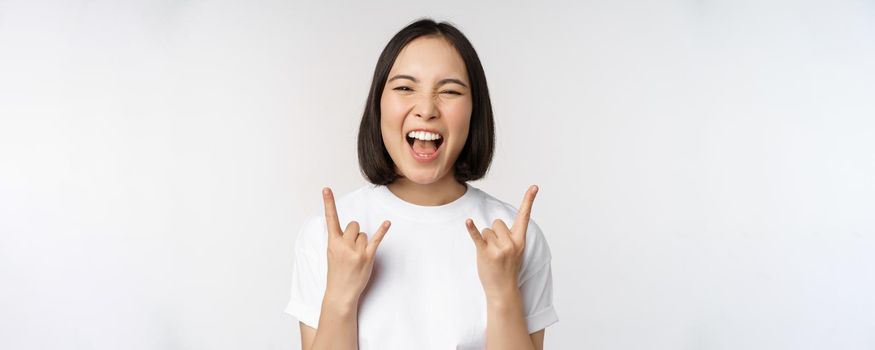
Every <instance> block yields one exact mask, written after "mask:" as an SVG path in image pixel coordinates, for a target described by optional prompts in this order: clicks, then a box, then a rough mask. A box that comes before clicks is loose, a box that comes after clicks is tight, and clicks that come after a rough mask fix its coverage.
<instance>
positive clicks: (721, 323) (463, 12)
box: [0, 0, 875, 350]
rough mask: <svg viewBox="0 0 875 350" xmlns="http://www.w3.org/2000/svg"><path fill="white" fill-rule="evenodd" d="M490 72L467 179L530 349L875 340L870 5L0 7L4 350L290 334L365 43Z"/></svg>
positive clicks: (345, 180)
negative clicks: (479, 163)
mask: <svg viewBox="0 0 875 350" xmlns="http://www.w3.org/2000/svg"><path fill="white" fill-rule="evenodd" d="M421 16H431V17H434V18H436V19H438V20H450V21H451V22H453V23H455V24H456V25H457V26H458V27H459V28H460V29H461V30H462V31H463V32H465V33H466V35H468V36H469V38H470V39H471V41H472V42H473V43H474V46H475V48H476V49H477V50H478V52H479V54H480V57H481V59H482V61H483V64H484V66H485V69H486V75H487V77H488V80H489V86H490V88H491V93H492V99H493V101H494V109H495V115H496V121H497V136H498V148H497V153H496V156H495V159H494V163H493V167H492V169H491V171H490V173H489V175H488V177H487V178H486V179H485V180H483V181H479V182H475V183H474V185H475V186H477V187H480V188H482V189H484V190H486V191H487V192H489V193H491V194H493V195H495V196H497V197H499V198H501V199H503V200H505V201H508V202H511V203H513V204H517V203H518V202H519V201H520V199H521V198H522V194H523V191H524V190H525V188H526V186H527V185H529V184H532V183H536V184H539V185H540V186H541V192H540V194H539V197H538V200H537V201H536V203H535V210H534V214H533V215H534V218H535V219H536V220H537V221H538V223H539V224H540V226H541V227H542V228H543V230H544V232H545V235H546V237H547V239H548V242H549V243H550V246H551V248H552V250H553V256H554V260H553V264H554V265H553V268H554V279H555V281H554V283H555V288H556V302H555V303H556V306H557V310H558V313H559V317H560V321H559V323H557V324H555V325H554V326H552V327H550V328H548V329H547V332H546V335H547V336H546V348H548V349H629V350H632V349H713V350H717V349H745V350H747V349H769V350H775V349H875V297H873V296H875V214H873V213H875V102H873V101H875V63H873V62H875V3H873V2H872V1H850V0H831V1H826V0H824V1H753V0H751V1H729V0H725V1H707V0H705V1H644V0H640V1H584V2H577V4H576V5H570V4H559V3H556V4H506V3H504V2H494V3H486V2H477V3H476V4H473V2H468V1H442V2H428V3H418V4H414V3H403V4H402V3H399V4H394V3H389V2H387V3H384V4H376V3H371V2H368V3H367V4H340V3H324V2H320V3H315V2H314V3H306V4H304V3H293V2H288V1H270V2H255V1H236V2H234V1H222V2H219V1H212V2H211V1H169V0H165V1H141V2H134V1H109V0H107V1H57V2H54V3H49V2H41V1H9V0H0V348H2V349H77V350H78V349H294V348H297V347H298V333H297V323H296V321H295V320H294V319H293V318H291V317H290V316H287V315H285V314H283V313H282V310H283V308H284V307H285V303H286V302H287V301H288V299H287V298H288V294H289V290H288V288H289V282H290V273H291V267H292V251H293V242H294V238H295V235H296V233H297V230H298V229H299V227H300V225H301V223H302V220H303V219H304V218H305V217H306V216H308V215H310V214H311V213H313V211H314V210H317V209H318V208H319V206H320V204H321V203H320V196H319V190H320V188H321V187H322V186H326V185H327V186H332V187H333V188H334V189H335V191H336V192H337V193H339V194H342V193H345V192H348V191H350V190H352V189H355V188H357V187H359V186H360V185H362V184H363V183H364V179H363V178H362V177H361V175H359V172H358V167H357V161H356V154H355V135H356V128H357V126H358V122H359V118H360V116H361V113H362V109H363V106H364V101H365V98H366V96H367V89H368V86H369V84H370V79H371V76H372V74H373V68H374V65H375V63H376V60H377V56H378V55H379V53H380V51H381V50H382V48H383V46H384V45H385V43H386V42H387V41H388V40H389V38H390V37H391V36H392V35H393V34H394V33H395V32H397V31H398V30H399V29H401V28H402V27H403V26H405V25H406V24H408V23H409V22H411V21H413V20H415V19H416V18H418V17H421Z"/></svg>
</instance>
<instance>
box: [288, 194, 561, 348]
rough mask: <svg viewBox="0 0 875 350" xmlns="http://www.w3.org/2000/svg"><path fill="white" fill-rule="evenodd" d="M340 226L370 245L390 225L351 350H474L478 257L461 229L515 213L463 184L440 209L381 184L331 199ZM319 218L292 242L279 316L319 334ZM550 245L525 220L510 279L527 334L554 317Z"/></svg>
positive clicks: (322, 270) (480, 327)
mask: <svg viewBox="0 0 875 350" xmlns="http://www.w3.org/2000/svg"><path fill="white" fill-rule="evenodd" d="M336 203H337V214H338V217H339V219H340V226H341V227H346V224H347V223H349V222H350V221H352V220H356V221H358V222H359V224H360V227H361V231H363V232H366V233H367V234H368V238H369V239H370V238H371V237H372V236H373V233H374V232H375V231H376V228H377V227H378V226H379V225H380V224H381V223H382V222H383V220H389V221H391V222H392V226H391V227H390V228H389V231H388V233H387V234H386V236H385V238H384V239H383V241H382V243H381V244H380V247H379V248H378V249H377V257H376V260H375V262H374V268H373V271H372V273H371V279H370V282H369V283H368V286H367V287H366V288H365V290H364V292H363V293H362V295H361V297H360V298H359V311H358V336H359V349H360V350H376V349H378V350H393V349H399V350H401V349H404V350H408V349H441V350H445V349H483V348H484V347H485V345H484V344H485V341H486V297H485V295H484V292H483V287H482V285H481V284H480V279H479V277H478V275H477V251H476V248H475V246H474V242H473V241H472V240H471V237H470V235H469V233H468V231H467V229H466V228H465V219H467V218H469V217H470V218H472V219H473V220H474V223H475V224H476V225H477V227H478V228H479V229H481V230H482V229H483V228H485V227H491V226H492V222H493V221H494V220H495V219H502V220H504V222H505V223H506V224H507V225H508V226H510V225H512V224H513V221H514V219H515V218H516V213H517V209H516V207H514V206H511V205H509V204H507V203H505V202H502V201H500V200H498V199H496V198H494V197H492V196H491V195H489V194H487V193H485V192H483V191H481V190H479V189H477V188H475V187H473V186H471V185H470V184H468V189H467V191H466V192H465V194H464V195H463V196H462V197H460V198H458V199H456V200H455V201H453V202H451V203H448V204H445V205H441V206H419V205H414V204H411V203H408V202H405V201H404V200H402V199H400V198H398V197H397V196H395V194H393V193H392V192H391V191H389V189H388V188H387V187H386V186H377V185H370V184H368V185H365V186H363V187H361V188H359V189H358V190H356V191H354V192H352V193H349V194H347V195H345V196H342V197H339V198H337V200H336ZM327 243H328V236H327V229H326V225H325V217H324V215H323V211H322V210H321V209H320V210H319V214H316V215H314V216H313V217H312V218H310V219H309V220H308V221H307V222H306V223H305V224H304V226H303V228H302V229H301V231H300V233H299V234H298V237H297V239H296V243H295V266H294V270H293V274H292V288H291V289H292V290H291V300H290V301H289V304H288V306H287V307H286V309H285V312H286V313H288V314H290V315H292V316H294V317H295V318H297V319H298V320H299V321H301V322H303V323H304V324H307V325H309V326H311V327H313V328H318V325H319V313H320V311H321V306H322V297H323V295H324V294H325V285H326V276H327V271H328V258H327ZM550 259H551V254H550V248H549V246H548V245H547V241H546V240H545V239H544V235H543V234H542V233H541V229H540V228H539V227H538V225H537V224H535V222H534V220H530V221H529V227H528V229H527V233H526V248H525V253H524V256H523V262H522V267H521V268H520V273H519V287H520V292H521V295H522V298H523V308H524V312H525V315H526V322H527V324H528V330H529V333H534V332H536V331H538V330H541V329H543V328H545V327H547V326H549V325H551V324H553V323H555V322H557V321H558V320H559V318H558V316H557V314H556V310H555V309H554V308H553V279H552V273H551V268H550Z"/></svg>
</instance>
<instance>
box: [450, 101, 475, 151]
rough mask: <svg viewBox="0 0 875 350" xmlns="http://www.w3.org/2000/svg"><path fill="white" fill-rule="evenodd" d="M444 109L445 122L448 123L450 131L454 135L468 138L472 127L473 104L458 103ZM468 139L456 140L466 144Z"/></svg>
mask: <svg viewBox="0 0 875 350" xmlns="http://www.w3.org/2000/svg"><path fill="white" fill-rule="evenodd" d="M446 107H447V108H445V109H444V120H445V122H446V123H447V126H448V127H449V129H450V131H451V132H452V133H453V134H454V135H459V136H467V135H468V128H469V127H470V125H471V109H472V108H471V104H470V102H469V103H458V104H453V105H448V106H446ZM466 138H467V137H460V138H456V140H457V141H458V140H459V139H461V142H462V143H464V142H465V139H466Z"/></svg>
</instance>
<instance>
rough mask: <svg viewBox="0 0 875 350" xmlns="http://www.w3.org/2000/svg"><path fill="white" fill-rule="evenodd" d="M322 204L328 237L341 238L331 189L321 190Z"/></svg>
mask: <svg viewBox="0 0 875 350" xmlns="http://www.w3.org/2000/svg"><path fill="white" fill-rule="evenodd" d="M322 203H323V204H324V205H325V225H326V226H328V236H337V237H339V236H342V234H341V232H342V231H341V229H340V222H338V219H337V207H336V206H335V205H334V193H332V192H331V188H329V187H325V188H323V189H322Z"/></svg>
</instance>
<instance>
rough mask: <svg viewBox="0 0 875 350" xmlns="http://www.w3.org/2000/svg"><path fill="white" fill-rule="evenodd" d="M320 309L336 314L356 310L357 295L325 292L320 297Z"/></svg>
mask: <svg viewBox="0 0 875 350" xmlns="http://www.w3.org/2000/svg"><path fill="white" fill-rule="evenodd" d="M322 309H323V310H326V311H329V312H332V313H337V314H348V313H351V312H353V311H356V310H358V297H353V296H349V295H341V294H334V293H330V292H326V293H325V296H324V297H323V298H322Z"/></svg>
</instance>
